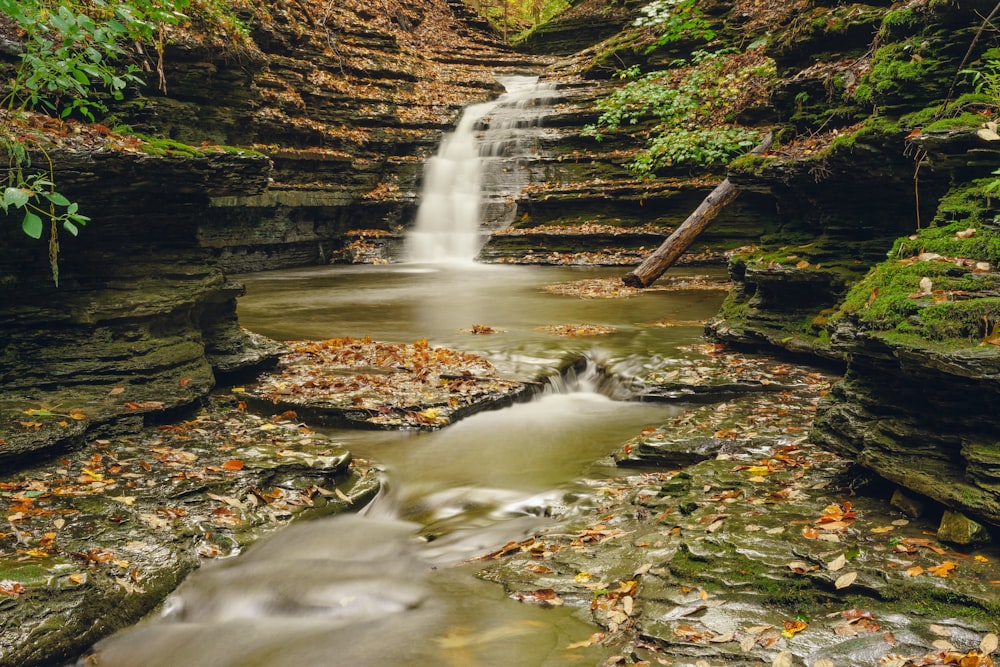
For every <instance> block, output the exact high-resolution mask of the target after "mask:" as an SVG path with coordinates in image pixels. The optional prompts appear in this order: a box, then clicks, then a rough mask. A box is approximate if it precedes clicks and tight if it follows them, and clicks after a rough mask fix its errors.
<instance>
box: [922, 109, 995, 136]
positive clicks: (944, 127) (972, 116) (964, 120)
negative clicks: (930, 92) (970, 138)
mask: <svg viewBox="0 0 1000 667" xmlns="http://www.w3.org/2000/svg"><path fill="white" fill-rule="evenodd" d="M983 120H984V118H983V116H981V115H980V114H977V113H961V114H959V115H957V116H952V117H951V118H941V119H940V120H936V121H934V122H933V123H930V124H929V125H927V126H926V127H924V128H923V130H924V132H947V131H949V130H965V129H976V128H979V127H982V125H983Z"/></svg>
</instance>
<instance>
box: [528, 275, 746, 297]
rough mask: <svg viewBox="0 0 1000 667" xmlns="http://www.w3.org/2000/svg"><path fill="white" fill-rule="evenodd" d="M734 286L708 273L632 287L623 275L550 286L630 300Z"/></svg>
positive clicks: (565, 292) (577, 294)
mask: <svg viewBox="0 0 1000 667" xmlns="http://www.w3.org/2000/svg"><path fill="white" fill-rule="evenodd" d="M731 286H732V283H730V282H729V281H728V280H719V279H716V278H711V277H708V276H680V277H677V276H670V277H667V278H664V279H661V280H660V281H659V282H658V283H656V284H655V285H652V286H650V287H644V288H639V287H629V286H628V285H626V284H625V283H623V282H622V280H621V278H619V277H612V278H589V279H586V280H576V281H573V282H569V283H557V284H555V285H546V286H545V287H543V288H542V289H543V290H544V291H545V292H548V293H549V294H559V295H563V296H575V297H578V298H581V299H628V298H632V297H636V296H640V295H641V294H643V293H645V292H668V291H670V292H673V291H681V290H709V291H725V290H727V289H729V288H730V287H731Z"/></svg>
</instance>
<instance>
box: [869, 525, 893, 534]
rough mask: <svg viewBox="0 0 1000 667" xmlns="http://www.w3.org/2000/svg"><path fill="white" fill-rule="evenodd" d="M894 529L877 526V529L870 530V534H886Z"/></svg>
mask: <svg viewBox="0 0 1000 667" xmlns="http://www.w3.org/2000/svg"><path fill="white" fill-rule="evenodd" d="M895 529H896V527H895V526H879V527H877V528H872V531H871V532H873V533H876V534H881V533H888V532H890V531H892V530H895Z"/></svg>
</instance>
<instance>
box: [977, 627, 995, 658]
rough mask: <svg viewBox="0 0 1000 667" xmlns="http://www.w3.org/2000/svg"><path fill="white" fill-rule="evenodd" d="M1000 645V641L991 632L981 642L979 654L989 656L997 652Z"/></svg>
mask: <svg viewBox="0 0 1000 667" xmlns="http://www.w3.org/2000/svg"><path fill="white" fill-rule="evenodd" d="M998 645H1000V640H998V639H997V636H996V634H995V633H992V632H990V633H989V634H987V635H986V636H985V637H983V640H982V641H981V642H979V652H980V653H982V654H983V655H989V654H990V653H993V651H995V650H997V646H998Z"/></svg>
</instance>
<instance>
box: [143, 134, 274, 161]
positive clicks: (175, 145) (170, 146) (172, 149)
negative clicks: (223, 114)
mask: <svg viewBox="0 0 1000 667" xmlns="http://www.w3.org/2000/svg"><path fill="white" fill-rule="evenodd" d="M135 136H136V137H138V138H139V139H142V142H143V143H142V148H143V150H144V151H145V152H146V153H147V154H149V155H156V156H159V157H164V156H167V155H188V156H191V157H201V156H204V155H210V154H212V153H217V152H223V153H232V154H243V155H256V156H263V153H260V152H257V151H254V150H251V149H248V148H242V147H237V146H215V145H213V146H192V145H190V144H185V143H182V142H180V141H175V140H173V139H167V138H165V137H153V136H149V135H144V134H135Z"/></svg>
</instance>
